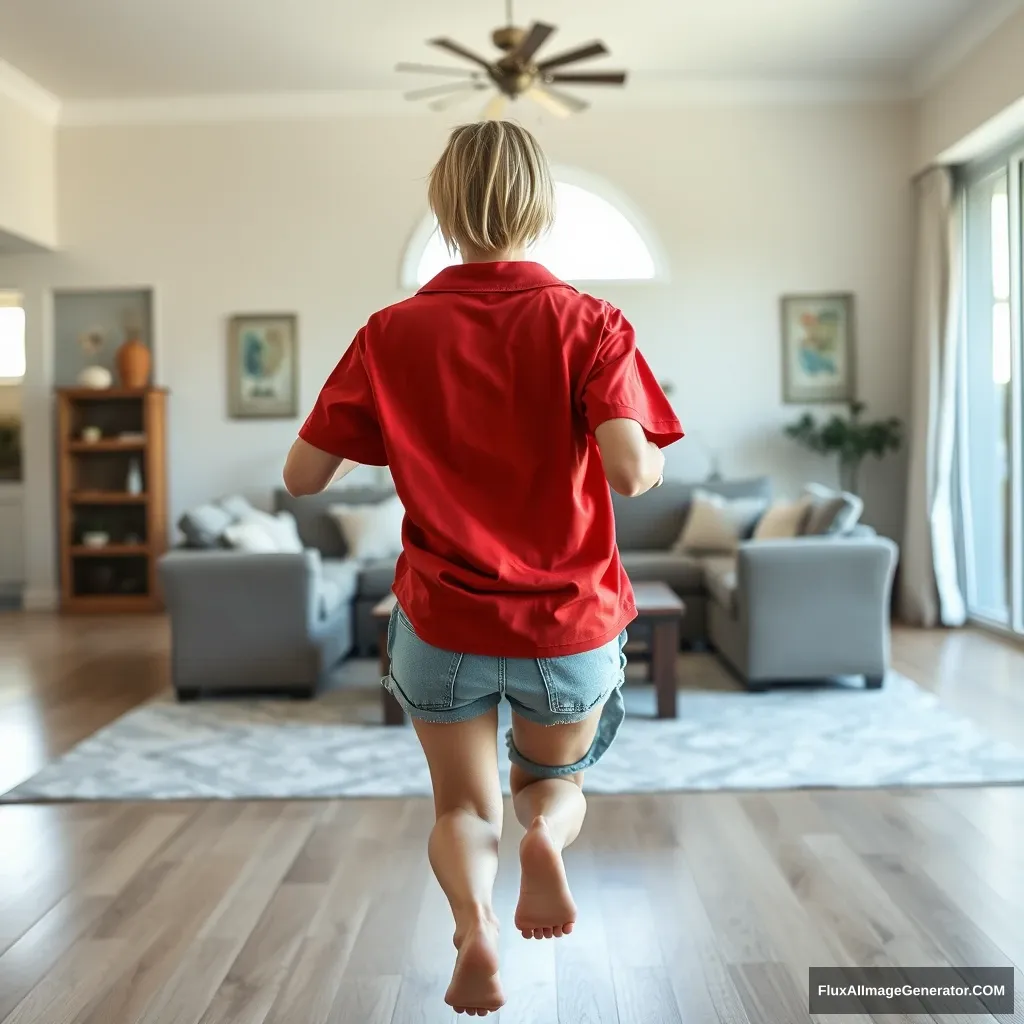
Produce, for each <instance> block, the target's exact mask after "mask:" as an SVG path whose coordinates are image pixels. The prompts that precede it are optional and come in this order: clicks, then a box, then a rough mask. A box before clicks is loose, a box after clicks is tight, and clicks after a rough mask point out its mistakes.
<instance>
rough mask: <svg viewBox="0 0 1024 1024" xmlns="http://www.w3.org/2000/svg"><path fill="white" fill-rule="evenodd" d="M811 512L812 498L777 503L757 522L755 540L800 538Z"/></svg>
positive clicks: (769, 507) (806, 497)
mask: <svg viewBox="0 0 1024 1024" xmlns="http://www.w3.org/2000/svg"><path fill="white" fill-rule="evenodd" d="M810 511H811V499H810V496H809V495H808V496H805V497H803V498H800V499H799V500H798V501H775V502H772V504H771V505H769V506H768V511H767V512H765V514H764V515H763V516H761V518H760V519H759V520H758V521H757V526H756V527H755V528H754V540H784V539H786V538H787V537H799V536H800V534H801V533H803V530H804V523H805V522H806V521H807V516H808V514H809V513H810Z"/></svg>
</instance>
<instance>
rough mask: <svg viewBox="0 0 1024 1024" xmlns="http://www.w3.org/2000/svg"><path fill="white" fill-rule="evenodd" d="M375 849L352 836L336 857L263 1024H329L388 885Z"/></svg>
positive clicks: (362, 811) (359, 805) (363, 809)
mask: <svg viewBox="0 0 1024 1024" xmlns="http://www.w3.org/2000/svg"><path fill="white" fill-rule="evenodd" d="M354 806H356V807H359V808H360V817H361V816H362V814H363V813H366V809H365V808H364V807H363V806H362V805H361V802H359V801H356V802H355V804H354ZM372 846H373V844H372V842H370V841H367V840H359V839H358V838H356V837H355V835H354V834H353V835H350V836H349V837H348V839H347V841H346V843H345V845H344V846H343V847H342V848H341V849H340V850H339V851H338V857H337V861H336V864H335V870H334V874H333V876H332V877H331V879H330V882H329V888H328V890H327V892H326V893H325V896H324V900H323V902H322V905H321V907H320V909H319V911H318V912H317V913H316V914H315V915H314V916H313V918H312V920H311V921H310V926H309V931H308V933H307V935H306V938H305V939H304V941H303V943H302V945H301V946H300V948H299V952H298V955H297V957H296V961H295V964H294V966H293V969H292V970H291V971H290V972H289V975H288V978H287V979H286V981H285V983H284V985H283V986H282V988H281V990H280V992H279V994H278V996H277V999H276V1000H275V1001H274V1004H273V1006H272V1007H271V1009H270V1012H269V1013H268V1015H267V1019H266V1022H265V1024H295V1022H296V1021H302V1022H303V1024H325V1022H326V1021H327V1020H328V1018H329V1017H330V1014H331V1012H332V1009H333V1007H334V1003H335V998H336V997H337V994H338V991H339V989H340V988H341V983H342V980H343V978H344V976H345V971H346V969H347V967H348V961H349V958H350V956H351V953H352V950H353V948H354V946H355V944H356V941H357V938H358V936H359V934H360V932H361V930H362V927H363V923H364V921H365V918H366V915H367V913H368V911H369V909H370V906H371V905H372V903H373V901H374V900H375V899H376V897H377V893H378V892H379V891H380V889H381V888H383V887H384V886H386V884H387V875H386V873H385V868H386V865H385V863H384V862H383V861H382V860H381V859H380V858H376V857H372V856H369V853H370V850H371V848H372Z"/></svg>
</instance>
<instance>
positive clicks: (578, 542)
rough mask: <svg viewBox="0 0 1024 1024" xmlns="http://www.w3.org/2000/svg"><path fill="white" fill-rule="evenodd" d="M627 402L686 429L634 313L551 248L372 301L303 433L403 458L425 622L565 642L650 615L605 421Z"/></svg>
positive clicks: (458, 644) (528, 641)
mask: <svg viewBox="0 0 1024 1024" xmlns="http://www.w3.org/2000/svg"><path fill="white" fill-rule="evenodd" d="M619 417H625V418H628V419H634V420H637V421H638V422H639V423H640V424H641V426H642V427H643V429H644V431H645V433H646V434H647V437H648V438H649V439H650V440H651V441H653V442H654V443H655V444H657V445H659V446H662V447H663V446H665V445H668V444H671V443H672V442H673V441H676V440H678V439H679V438H680V437H682V436H683V432H682V428H681V427H680V425H679V421H678V419H676V416H675V413H674V412H673V411H672V407H671V406H670V405H669V403H668V400H667V399H666V397H665V395H664V393H663V392H662V390H661V388H660V387H659V386H658V383H657V381H656V380H655V378H654V376H653V374H652V373H651V371H650V368H649V367H648V365H647V363H646V362H645V361H644V358H643V356H641V355H640V353H639V352H638V351H637V348H636V341H635V338H634V335H633V329H632V327H630V325H629V324H628V323H627V322H626V319H625V318H624V317H623V315H622V313H620V312H619V310H617V309H616V308H615V307H614V306H612V305H610V304H609V303H607V302H604V301H602V300H600V299H596V298H593V297H592V296H589V295H583V294H581V293H580V292H578V291H576V289H575V288H572V287H571V286H570V285H567V284H565V283H564V282H562V281H560V280H558V278H556V277H554V276H553V275H552V274H550V273H549V272H548V271H547V270H545V269H544V267H542V266H540V265H539V264H536V263H528V262H503V263H471V264H466V265H461V266H454V267H448V268H447V269H446V270H442V271H441V273H440V274H438V275H437V277H435V278H434V279H433V280H432V281H430V282H429V283H428V284H427V285H425V286H424V287H423V288H421V289H420V290H419V292H417V293H416V294H415V295H414V296H412V297H411V298H409V299H406V300H405V301H404V302H399V303H397V304H396V305H394V306H389V307H388V308H387V309H384V310H381V312H379V313H376V314H374V315H373V316H372V317H370V320H369V322H368V323H367V324H366V326H365V327H364V328H363V329H362V330H361V331H360V332H359V333H358V334H357V335H356V338H355V340H354V341H353V343H352V345H351V346H350V347H349V349H348V351H347V352H346V353H345V354H344V355H343V356H342V358H341V362H339V363H338V365H337V367H336V369H335V370H334V372H333V373H332V374H331V376H330V378H329V379H328V381H327V383H326V384H325V385H324V388H323V390H322V391H321V393H320V397H319V399H318V400H317V403H316V407H315V408H314V409H313V412H312V413H311V414H310V416H309V418H308V419H307V420H306V423H305V424H304V425H303V427H302V430H301V431H300V436H301V437H302V438H303V439H304V440H306V441H307V442H309V444H311V445H313V446H314V447H316V448H319V449H321V450H322V451H325V452H329V453H330V454H332V455H335V456H337V457H339V458H347V459H352V460H354V461H355V462H361V463H364V464H368V465H374V466H382V465H387V466H389V467H390V468H391V473H392V476H393V477H394V481H395V487H396V489H397V491H398V496H399V498H400V499H401V501H402V504H403V505H404V506H405V511H406V517H405V522H404V526H403V530H402V542H403V547H404V551H403V554H402V555H401V557H400V558H399V560H398V568H397V571H396V575H395V593H396V595H397V596H398V600H399V602H400V603H401V606H402V608H403V610H404V611H405V613H406V615H407V616H408V618H409V620H410V621H411V622H412V624H413V626H414V627H415V629H416V632H417V633H418V634H419V636H420V637H421V638H422V639H423V640H425V641H426V642H427V643H430V644H433V645H434V646H435V647H441V648H444V649H446V650H450V651H459V652H462V653H466V654H484V655H493V656H504V657H516V658H537V657H556V656H559V655H564V654H575V653H578V652H580V651H587V650H592V649H594V648H596V647H600V646H601V645H602V644H604V643H606V642H607V641H609V640H611V639H612V638H614V637H616V636H618V634H619V633H620V632H621V631H622V630H623V629H624V628H625V627H626V625H627V624H628V623H629V622H631V621H632V620H633V618H635V616H636V608H635V605H634V602H633V591H632V588H631V587H630V585H629V580H628V579H627V578H626V574H625V572H624V571H623V568H622V564H621V562H620V561H619V553H618V549H617V548H616V546H615V522H614V519H613V516H612V502H611V495H610V492H609V489H608V482H607V479H606V477H605V475H604V469H603V466H602V463H601V455H600V452H599V450H598V447H597V442H596V441H595V439H594V429H595V428H596V427H597V426H598V425H599V424H600V423H602V422H604V421H605V420H608V419H614V418H619Z"/></svg>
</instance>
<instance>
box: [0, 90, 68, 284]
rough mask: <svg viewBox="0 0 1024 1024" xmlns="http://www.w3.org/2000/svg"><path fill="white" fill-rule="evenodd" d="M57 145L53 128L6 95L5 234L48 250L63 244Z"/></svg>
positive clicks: (2, 110)
mask: <svg viewBox="0 0 1024 1024" xmlns="http://www.w3.org/2000/svg"><path fill="white" fill-rule="evenodd" d="M55 140H56V134H55V129H54V127H53V125H51V124H48V123H47V122H45V121H43V120H42V119H41V118H39V117H37V116H36V115H35V114H33V113H30V112H29V111H28V110H27V109H26V108H25V107H23V106H21V105H20V104H18V103H16V102H14V101H13V100H11V99H8V98H7V97H6V96H4V95H2V94H0V232H2V233H6V234H9V235H14V236H17V237H18V238H22V239H26V240H28V241H29V242H32V243H35V244H37V245H42V246H46V247H47V248H52V247H53V246H54V245H56V242H57V222H56V203H55V199H54V196H55V146H56V141H55ZM4 284H5V282H4V281H3V280H2V278H0V286H3V285H4Z"/></svg>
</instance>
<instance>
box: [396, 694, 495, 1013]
mask: <svg viewBox="0 0 1024 1024" xmlns="http://www.w3.org/2000/svg"><path fill="white" fill-rule="evenodd" d="M414 725H415V727H416V734H417V736H419V740H420V743H421V744H422V746H423V752H424V754H426V757H427V764H428V765H429V766H430V781H431V783H432V785H433V788H434V813H435V817H436V821H435V824H434V829H433V831H432V832H431V833H430V842H429V844H428V847H427V850H428V853H429V856H430V866H431V867H432V868H433V869H434V874H435V875H436V876H437V881H438V883H439V884H440V886H441V888H442V889H443V890H444V894H445V896H447V897H448V902H449V904H451V908H452V915H453V916H454V918H455V946H456V948H457V949H458V957H457V959H456V962H455V971H454V973H453V974H452V983H451V985H449V987H448V992H447V993H446V995H445V1002H446V1003H448V1005H449V1006H451V1007H453V1008H454V1009H455V1010H456V1012H458V1013H468V1014H470V1015H471V1016H472V1015H477V1016H481V1017H482V1016H485V1015H486V1014H487V1013H489V1012H491V1011H494V1010H497V1009H499V1008H500V1007H501V1006H502V1004H503V1003H504V1002H505V994H504V992H503V991H502V988H501V981H500V979H499V977H498V919H497V918H496V917H495V915H494V908H493V906H492V894H493V889H494V877H495V875H496V874H497V871H498V840H499V838H500V837H501V816H502V801H501V785H500V783H499V781H498V753H497V728H498V713H497V711H496V710H495V711H492V712H490V713H488V714H486V715H481V716H480V717H479V718H473V719H470V720H469V721H468V722H456V723H453V724H451V725H438V724H434V723H429V722H420V721H416V720H414Z"/></svg>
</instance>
